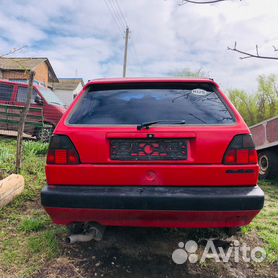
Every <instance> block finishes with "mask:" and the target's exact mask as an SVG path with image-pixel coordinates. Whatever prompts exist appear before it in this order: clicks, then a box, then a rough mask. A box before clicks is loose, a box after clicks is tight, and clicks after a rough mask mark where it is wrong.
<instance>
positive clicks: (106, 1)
mask: <svg viewBox="0 0 278 278" xmlns="http://www.w3.org/2000/svg"><path fill="white" fill-rule="evenodd" d="M104 3H105V5H106V6H107V8H108V10H109V12H110V13H111V15H112V18H113V20H114V21H115V23H116V25H117V28H118V30H119V32H120V34H121V35H122V34H123V29H122V28H123V26H122V25H121V23H120V22H119V21H118V19H117V17H116V16H115V14H114V9H113V8H112V7H111V6H110V4H111V3H110V2H109V0H104Z"/></svg>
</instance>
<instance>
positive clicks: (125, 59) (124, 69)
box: [123, 26, 129, 77]
mask: <svg viewBox="0 0 278 278" xmlns="http://www.w3.org/2000/svg"><path fill="white" fill-rule="evenodd" d="M128 38H129V28H128V26H127V27H126V29H125V53H124V65H123V77H126V65H127V46H128Z"/></svg>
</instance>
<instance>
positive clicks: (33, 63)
mask: <svg viewBox="0 0 278 278" xmlns="http://www.w3.org/2000/svg"><path fill="white" fill-rule="evenodd" d="M30 70H33V71H34V72H35V81H37V82H39V83H41V84H42V85H44V86H46V87H48V86H49V85H51V84H50V83H53V82H59V80H58V78H57V76H56V74H55V72H54V70H53V68H52V66H51V64H50V62H49V60H48V59H47V58H0V79H8V80H13V81H24V80H27V79H28V76H29V75H28V71H30Z"/></svg>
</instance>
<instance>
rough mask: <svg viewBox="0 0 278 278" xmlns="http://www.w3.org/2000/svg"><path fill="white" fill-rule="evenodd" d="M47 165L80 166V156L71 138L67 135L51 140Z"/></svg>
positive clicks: (56, 136)
mask: <svg viewBox="0 0 278 278" xmlns="http://www.w3.org/2000/svg"><path fill="white" fill-rule="evenodd" d="M46 163H47V164H60V165H63V164H79V163H80V160H79V155H78V152H77V150H76V149H75V147H74V145H73V143H72V142H71V140H70V139H69V137H67V136H65V135H54V136H53V137H52V138H51V141H50V145H49V149H48V154H47V160H46Z"/></svg>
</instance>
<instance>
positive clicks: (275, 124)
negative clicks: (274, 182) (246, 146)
mask: <svg viewBox="0 0 278 278" xmlns="http://www.w3.org/2000/svg"><path fill="white" fill-rule="evenodd" d="M250 130H251V132H252V135H253V139H254V142H255V145H256V149H257V151H258V155H259V165H260V177H261V178H265V179H266V178H274V177H277V172H278V116H277V117H274V118H271V119H268V120H266V121H263V122H261V123H258V124H256V125H253V126H251V127H250Z"/></svg>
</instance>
